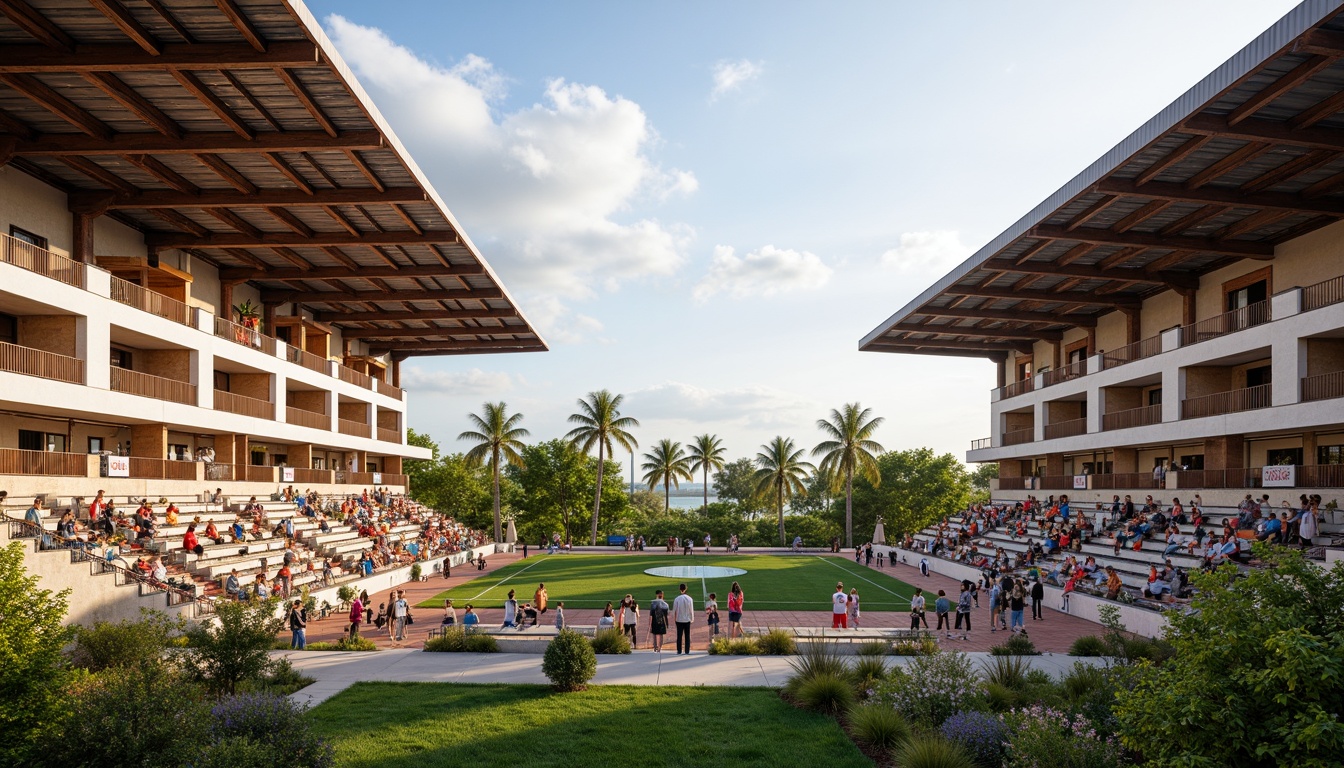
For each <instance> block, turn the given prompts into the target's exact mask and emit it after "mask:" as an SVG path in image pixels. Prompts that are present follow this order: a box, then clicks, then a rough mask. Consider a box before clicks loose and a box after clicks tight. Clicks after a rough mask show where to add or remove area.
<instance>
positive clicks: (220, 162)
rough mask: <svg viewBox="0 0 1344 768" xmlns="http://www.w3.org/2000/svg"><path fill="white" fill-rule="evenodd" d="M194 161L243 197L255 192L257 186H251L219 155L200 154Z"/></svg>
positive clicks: (248, 181)
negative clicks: (198, 162) (197, 161)
mask: <svg viewBox="0 0 1344 768" xmlns="http://www.w3.org/2000/svg"><path fill="white" fill-rule="evenodd" d="M196 159H197V160H199V161H200V162H201V164H202V165H204V166H205V167H206V168H209V169H210V170H212V171H214V172H215V173H216V174H217V175H218V176H219V177H220V178H221V179H223V180H225V181H227V182H229V183H230V184H232V185H233V188H234V189H236V190H238V191H239V192H242V193H243V194H245V195H253V194H256V192H257V185H256V184H253V183H252V182H251V181H250V180H249V179H248V178H247V177H246V176H244V175H243V174H242V173H241V172H240V171H239V170H238V169H237V168H234V167H233V166H231V165H229V164H228V162H227V161H225V160H224V158H222V157H220V156H219V155H212V154H210V153H208V152H202V153H200V154H198V155H196Z"/></svg>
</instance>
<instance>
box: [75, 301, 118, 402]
mask: <svg viewBox="0 0 1344 768" xmlns="http://www.w3.org/2000/svg"><path fill="white" fill-rule="evenodd" d="M111 349H112V326H110V325H108V324H107V323H105V322H100V321H96V320H95V321H90V320H89V318H87V317H80V318H79V320H78V321H76V323H75V356H76V357H78V358H79V359H81V360H83V361H84V383H85V384H86V385H88V386H90V387H96V388H98V389H111V387H112V366H111V364H110V363H109V362H108V353H109V351H110V350H111Z"/></svg>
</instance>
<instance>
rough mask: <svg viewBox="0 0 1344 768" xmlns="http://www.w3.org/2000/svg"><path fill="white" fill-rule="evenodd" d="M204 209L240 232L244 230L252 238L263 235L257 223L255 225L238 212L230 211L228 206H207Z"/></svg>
mask: <svg viewBox="0 0 1344 768" xmlns="http://www.w3.org/2000/svg"><path fill="white" fill-rule="evenodd" d="M204 210H205V212H206V213H208V214H210V215H211V216H214V217H215V218H216V219H219V220H220V221H222V222H224V223H225V224H228V225H229V226H231V227H233V228H234V229H236V230H238V231H239V232H242V233H243V234H245V235H247V236H249V237H252V238H259V237H261V230H260V229H258V228H257V227H256V225H254V224H253V223H252V222H250V221H248V220H247V219H244V218H243V217H242V216H239V215H238V214H236V213H234V212H233V211H230V210H229V209H228V208H206V209H204Z"/></svg>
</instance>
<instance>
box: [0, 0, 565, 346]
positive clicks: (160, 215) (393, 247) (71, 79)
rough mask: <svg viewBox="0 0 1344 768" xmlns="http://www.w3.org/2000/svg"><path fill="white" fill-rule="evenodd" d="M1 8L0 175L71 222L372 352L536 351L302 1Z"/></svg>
mask: <svg viewBox="0 0 1344 768" xmlns="http://www.w3.org/2000/svg"><path fill="white" fill-rule="evenodd" d="M0 14H3V16H0V164H3V163H11V164H13V165H14V166H16V167H18V168H20V169H22V170H23V171H25V172H27V173H30V174H32V175H34V176H36V177H38V178H40V179H43V180H44V181H46V182H48V183H50V184H52V185H53V186H55V187H57V188H59V189H61V190H64V191H65V192H66V193H67V195H68V199H69V201H70V208H71V210H72V211H74V212H75V213H76V214H77V218H80V217H86V218H87V217H91V216H97V215H107V216H112V217H115V218H116V219H117V220H119V221H121V222H123V223H125V224H128V225H130V226H132V227H135V228H136V229H139V230H141V231H142V232H143V233H144V236H145V240H146V242H147V243H148V245H149V248H150V251H151V253H155V252H159V251H163V250H166V249H182V250H184V251H186V252H189V253H191V254H192V255H194V256H196V257H199V258H201V259H204V260H206V261H208V262H210V263H212V264H214V265H216V266H217V267H218V268H219V271H220V278H221V281H222V282H223V283H225V284H240V283H252V284H254V285H256V286H257V287H258V288H259V289H260V291H261V295H262V301H263V303H265V304H272V305H279V304H284V303H288V302H297V303H298V304H300V305H302V306H303V307H305V308H308V309H310V310H312V311H313V312H314V313H315V314H316V316H317V319H318V320H320V321H322V322H325V323H329V324H331V325H334V326H336V327H339V328H340V329H341V330H342V332H343V335H344V336H345V337H346V338H352V339H366V340H368V342H369V344H370V345H371V350H372V351H373V352H374V353H383V352H390V353H392V354H393V356H394V357H406V356H410V355H425V354H455V353H480V352H513V351H535V350H544V349H546V344H545V342H544V341H543V340H542V339H541V337H540V336H539V335H538V334H537V332H536V331H535V330H534V329H533V328H532V327H531V325H530V324H529V323H528V321H527V319H526V318H525V317H524V316H523V314H522V312H521V311H519V309H518V307H517V306H516V305H515V303H514V301H513V300H512V299H511V298H510V296H509V294H508V293H507V292H506V291H505V290H504V287H503V285H502V284H501V283H500V281H499V280H498V278H496V276H495V275H494V273H493V272H492V271H491V269H490V267H489V265H488V264H487V263H486V262H485V260H484V259H483V258H482V257H481V255H480V253H479V252H478V251H477V249H476V247H475V246H474V245H473V244H472V243H471V241H470V240H469V239H468V238H467V236H466V235H465V234H464V233H463V232H462V228H461V227H460V226H459V225H458V223H457V221H456V220H455V219H454V218H453V216H452V214H451V213H450V212H449V211H448V208H447V206H445V205H444V204H443V201H442V200H440V199H439V197H438V194H437V193H436V192H435V191H434V189H433V187H431V186H430V184H429V182H428V180H427V179H426V178H425V176H424V174H423V173H422V172H421V171H420V169H419V168H418V167H417V166H416V165H415V163H414V161H413V160H412V159H411V158H410V155H409V154H408V153H407V152H406V150H405V148H403V147H402V145H401V144H400V142H399V141H398V140H397V138H396V136H395V135H394V134H393V132H392V130H391V128H389V127H388V125H387V123H386V121H385V120H384V119H383V117H382V115H381V114H379V112H378V110H377V108H376V107H374V105H373V103H372V101H371V100H370V99H369V97H368V96H367V95H366V94H365V93H364V91H363V89H362V88H361V87H360V85H359V83H358V82H357V81H356V80H355V78H354V76H353V75H352V74H351V72H350V70H349V69H348V68H347V67H346V65H345V63H344V62H343V61H342V60H341V58H340V57H339V55H338V54H337V53H336V51H335V49H334V47H333V46H332V44H331V42H330V41H329V40H328V39H327V38H326V35H325V34H324V33H323V31H322V29H321V27H320V26H319V24H318V23H317V21H316V19H314V18H313V16H312V15H311V14H310V13H309V11H308V10H307V8H305V7H304V6H303V5H302V4H301V3H300V2H298V0H0ZM76 250H77V251H78V244H77V248H76ZM85 255H86V254H82V253H77V254H76V257H77V258H82V257H84V256H85ZM89 260H92V259H91V258H90V259H89Z"/></svg>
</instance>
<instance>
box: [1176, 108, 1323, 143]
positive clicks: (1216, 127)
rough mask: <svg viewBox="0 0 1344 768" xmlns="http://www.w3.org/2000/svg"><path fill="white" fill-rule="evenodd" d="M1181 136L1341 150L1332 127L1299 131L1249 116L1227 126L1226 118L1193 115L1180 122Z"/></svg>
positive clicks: (1275, 122) (1283, 124) (1274, 121)
mask: <svg viewBox="0 0 1344 768" xmlns="http://www.w3.org/2000/svg"><path fill="white" fill-rule="evenodd" d="M1179 130H1180V131H1181V132H1182V133H1199V134H1203V135H1205V136H1212V137H1216V138H1220V139H1236V140H1239V141H1250V142H1265V141H1267V142H1272V143H1274V144H1283V145H1286V146H1290V147H1305V148H1307V149H1331V150H1336V151H1339V150H1344V136H1341V135H1340V132H1339V131H1336V130H1333V129H1331V128H1299V129H1294V128H1293V127H1292V126H1290V125H1288V124H1287V123H1285V122H1283V121H1281V120H1266V119H1264V118H1262V117H1250V118H1247V119H1245V120H1243V121H1241V122H1240V123H1238V124H1237V125H1235V126H1234V125H1229V124H1228V122H1227V118H1226V117H1222V116H1219V115H1196V116H1194V117H1191V118H1188V119H1186V120H1185V121H1184V122H1182V123H1181V126H1180V129H1179Z"/></svg>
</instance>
